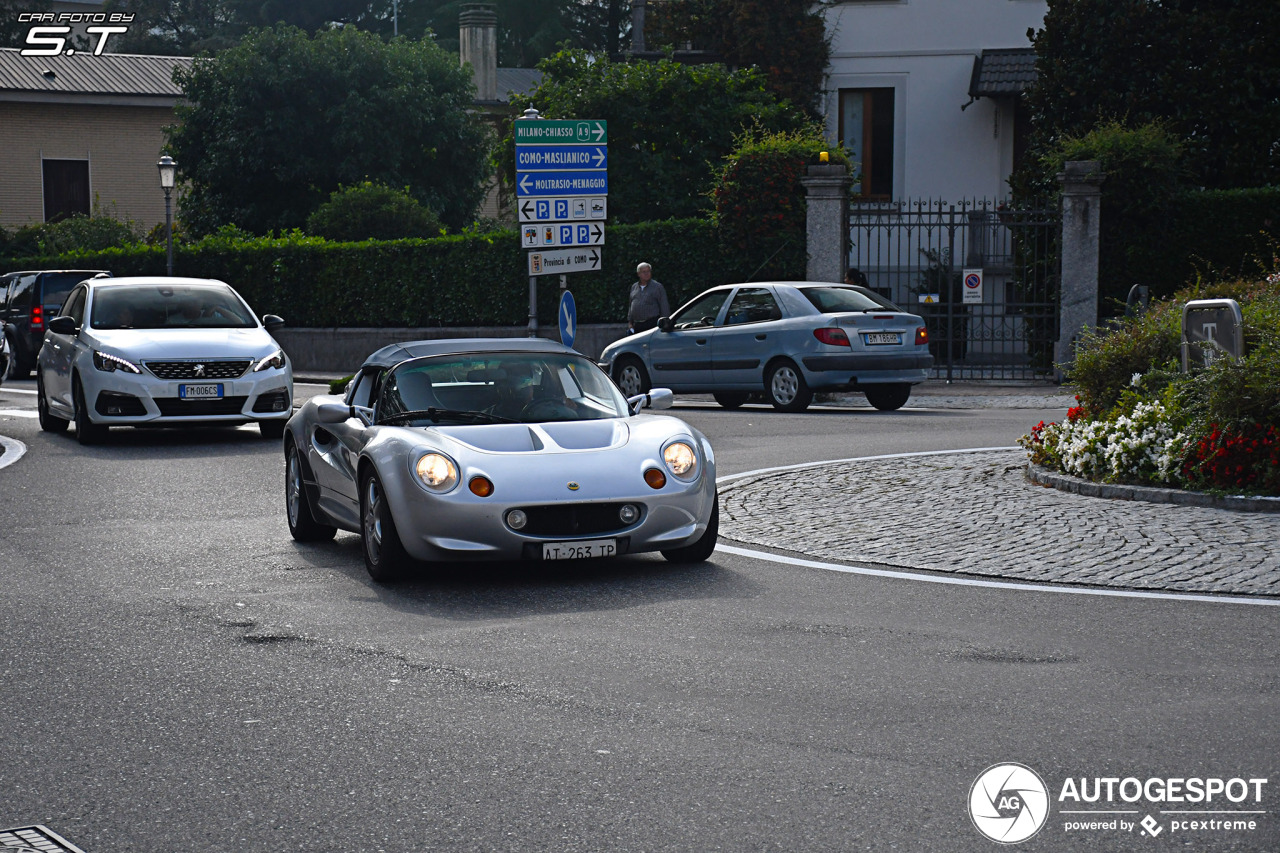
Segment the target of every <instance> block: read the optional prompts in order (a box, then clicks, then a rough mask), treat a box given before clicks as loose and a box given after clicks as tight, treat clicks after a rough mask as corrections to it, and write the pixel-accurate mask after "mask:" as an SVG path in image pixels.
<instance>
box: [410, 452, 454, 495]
mask: <svg viewBox="0 0 1280 853" xmlns="http://www.w3.org/2000/svg"><path fill="white" fill-rule="evenodd" d="M413 472H414V473H415V474H417V475H418V482H420V483H422V485H424V486H426V487H427V488H428V489H430V490H431V491H433V492H439V493H441V494H443V493H444V492H447V491H449V490H450V489H452V488H453V487H454V486H456V485H457V484H458V466H457V465H454V464H453V460H452V459H450V458H449V457H448V456H445V455H443V454H440V453H426V454H423V455H422V456H421V457H420V458H419V459H418V461H417V463H416V464H415V465H414V466H413Z"/></svg>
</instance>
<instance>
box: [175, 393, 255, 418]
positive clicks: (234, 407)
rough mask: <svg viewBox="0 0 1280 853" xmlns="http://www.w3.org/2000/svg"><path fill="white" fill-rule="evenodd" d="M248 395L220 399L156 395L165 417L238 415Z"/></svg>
mask: <svg viewBox="0 0 1280 853" xmlns="http://www.w3.org/2000/svg"><path fill="white" fill-rule="evenodd" d="M247 399H249V398H248V397H223V398H222V399H221V400H182V399H179V398H178V397H156V398H155V401H156V405H157V406H159V407H160V414H162V415H164V416H165V417H207V416H210V415H238V414H240V410H241V409H243V408H244V401H245V400H247Z"/></svg>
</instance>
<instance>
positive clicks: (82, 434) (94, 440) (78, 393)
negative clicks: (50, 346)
mask: <svg viewBox="0 0 1280 853" xmlns="http://www.w3.org/2000/svg"><path fill="white" fill-rule="evenodd" d="M71 400H72V404H73V405H74V406H75V408H76V440H77V441H79V442H80V443H81V444H82V445H85V446H86V447H87V446H89V445H91V444H102V442H104V441H106V440H107V430H109V429H110V427H108V426H107V425H106V424H95V423H94V422H93V421H92V420H90V419H89V404H88V403H87V402H86V401H85V399H84V386H83V385H81V384H80V377H79V376H77V377H75V378H74V379H72V380H71Z"/></svg>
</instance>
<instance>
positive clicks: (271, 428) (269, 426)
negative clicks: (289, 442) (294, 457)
mask: <svg viewBox="0 0 1280 853" xmlns="http://www.w3.org/2000/svg"><path fill="white" fill-rule="evenodd" d="M284 424H285V422H284V421H280V420H275V421H258V432H260V433H262V437H263V438H268V439H271V440H272V441H279V440H280V439H282V438H284Z"/></svg>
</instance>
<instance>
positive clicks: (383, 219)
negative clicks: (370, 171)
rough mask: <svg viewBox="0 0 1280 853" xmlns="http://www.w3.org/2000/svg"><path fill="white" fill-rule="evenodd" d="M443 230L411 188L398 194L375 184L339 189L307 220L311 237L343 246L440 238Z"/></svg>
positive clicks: (368, 182) (364, 183)
mask: <svg viewBox="0 0 1280 853" xmlns="http://www.w3.org/2000/svg"><path fill="white" fill-rule="evenodd" d="M443 230H444V229H443V227H442V226H441V225H440V218H439V217H438V216H436V215H435V214H434V213H433V212H431V211H430V210H429V209H427V208H426V207H423V206H422V204H421V203H420V202H419V201H418V200H417V199H415V198H414V197H413V196H412V195H410V193H409V189H408V187H406V188H405V189H403V190H397V189H393V188H391V187H389V186H387V185H386V184H380V183H374V182H373V181H362V182H361V183H358V184H356V185H354V186H349V187H348V186H343V187H340V188H339V189H337V190H335V191H334V192H333V193H332V194H331V195H330V196H329V200H328V201H326V202H325V203H324V204H322V205H320V206H319V207H318V208H316V210H315V212H313V213H312V214H311V216H309V217H308V218H307V233H308V234H313V235H315V236H316V237H324V238H325V239H326V240H336V241H338V242H343V243H354V242H358V241H360V240H400V239H403V238H405V237H438V236H440V235H441V234H442V233H443Z"/></svg>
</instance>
